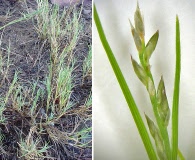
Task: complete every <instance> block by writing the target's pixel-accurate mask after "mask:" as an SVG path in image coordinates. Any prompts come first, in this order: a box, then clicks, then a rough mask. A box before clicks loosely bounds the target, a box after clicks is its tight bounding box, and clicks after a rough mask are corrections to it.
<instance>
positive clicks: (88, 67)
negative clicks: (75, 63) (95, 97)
mask: <svg viewBox="0 0 195 160" xmlns="http://www.w3.org/2000/svg"><path fill="white" fill-rule="evenodd" d="M91 75H92V47H91V46H89V52H88V55H87V57H86V58H85V60H84V61H83V82H82V83H84V80H85V78H86V77H88V76H91Z"/></svg>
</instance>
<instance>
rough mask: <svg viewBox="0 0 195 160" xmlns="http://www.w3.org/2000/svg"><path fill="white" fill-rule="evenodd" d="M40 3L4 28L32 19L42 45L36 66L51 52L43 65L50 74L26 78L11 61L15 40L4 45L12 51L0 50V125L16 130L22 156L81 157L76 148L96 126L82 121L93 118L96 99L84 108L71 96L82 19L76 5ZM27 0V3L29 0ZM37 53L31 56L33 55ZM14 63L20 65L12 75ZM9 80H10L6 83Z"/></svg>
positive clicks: (25, 157)
mask: <svg viewBox="0 0 195 160" xmlns="http://www.w3.org/2000/svg"><path fill="white" fill-rule="evenodd" d="M36 2H37V8H36V9H35V11H33V12H32V13H31V12H29V13H24V14H22V15H23V17H22V18H19V19H17V20H14V21H12V22H9V23H8V24H6V25H5V26H3V27H1V28H0V29H6V27H10V26H11V25H13V24H14V25H16V24H17V23H18V22H20V23H22V21H27V20H29V19H30V18H33V19H31V20H32V24H33V27H34V31H36V32H37V35H38V37H37V39H38V40H39V41H38V43H40V44H41V47H40V48H39V50H38V53H37V55H38V56H37V57H38V58H37V59H35V61H34V63H33V64H32V63H31V65H35V63H39V66H41V63H44V62H41V59H39V58H40V57H41V56H43V55H44V54H48V55H47V57H48V59H47V60H48V62H47V65H45V66H44V67H45V73H46V74H45V75H44V78H42V79H41V80H40V79H39V77H38V76H37V77H33V80H31V79H30V80H29V79H25V80H24V79H22V78H21V74H22V73H21V70H20V68H19V67H17V66H14V64H12V61H11V59H12V58H13V57H14V56H13V52H12V50H11V45H10V46H9V48H8V49H5V50H4V52H7V53H8V54H7V55H6V56H7V57H6V56H3V55H2V54H1V52H0V82H1V86H5V85H6V87H7V88H6V89H5V90H4V93H3V94H1V97H0V127H2V128H4V129H5V130H6V131H7V132H13V133H12V134H13V135H14V138H15V140H14V144H15V146H13V148H14V149H15V151H16V149H17V151H16V152H18V154H17V158H21V159H46V158H48V159H56V157H57V158H59V157H60V158H67V159H72V158H78V157H79V156H80V155H76V154H75V153H74V149H75V148H76V149H77V152H78V150H79V149H82V148H87V147H88V148H90V146H91V135H90V134H91V126H89V125H80V124H81V123H85V122H86V121H87V120H90V121H91V113H90V111H89V110H90V109H91V103H87V105H85V104H84V105H82V107H79V106H78V105H79V104H76V102H75V101H74V100H73V98H72V94H73V90H74V89H75V84H74V80H75V75H74V74H73V72H74V71H75V68H77V67H78V66H77V65H78V63H77V58H76V56H75V55H74V54H75V53H74V52H75V48H76V45H77V44H78V40H79V38H80V33H81V32H82V29H83V24H82V23H81V21H80V15H79V14H80V13H79V12H78V10H77V9H76V8H75V7H74V6H71V7H70V8H68V9H67V10H66V9H65V8H64V9H62V8H60V7H59V6H57V5H53V6H51V5H50V4H49V3H48V1H44V0H37V1H36ZM21 3H22V2H21ZM24 3H25V4H26V6H27V3H26V1H25V2H24ZM36 43H37V42H36ZM43 51H46V53H42V52H43ZM27 54H28V53H27ZM33 56H34V55H30V57H31V58H32V59H33V58H34V57H33ZM90 65H91V64H90ZM13 66H14V67H15V69H14V72H13V73H12V74H13V75H12V78H11V79H10V77H9V76H10V75H9V74H10V70H11V69H13ZM89 67H90V66H89ZM8 75H9V76H8ZM6 81H9V83H8V84H6V83H5V82H6ZM81 81H82V78H81ZM24 82H25V83H24ZM0 89H1V88H0ZM83 101H85V98H84V99H83ZM88 114H89V115H88ZM7 132H4V133H5V135H6V136H7V137H8V136H10V135H9V134H8V133H7ZM9 138H10V137H9ZM87 139H88V140H87ZM85 140H86V141H85ZM15 142H17V143H15ZM89 143H90V144H89ZM3 154H4V156H3V157H6V155H5V153H3ZM77 154H78V153H77ZM10 156H12V155H11V154H10ZM1 158H2V157H0V159H1ZM5 159H6V158H5Z"/></svg>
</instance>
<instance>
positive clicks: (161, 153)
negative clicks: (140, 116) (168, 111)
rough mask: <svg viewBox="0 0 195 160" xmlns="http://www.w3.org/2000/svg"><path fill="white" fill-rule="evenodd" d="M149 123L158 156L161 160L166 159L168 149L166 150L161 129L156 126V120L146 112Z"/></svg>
mask: <svg viewBox="0 0 195 160" xmlns="http://www.w3.org/2000/svg"><path fill="white" fill-rule="evenodd" d="M145 117H146V120H147V123H148V127H149V130H150V133H151V135H152V137H153V138H154V141H155V144H156V150H157V153H158V157H159V158H160V160H166V159H167V156H166V151H165V146H164V143H163V139H162V137H161V135H160V131H159V129H158V128H157V127H156V125H155V124H154V122H153V121H152V120H151V119H150V118H149V117H148V116H147V115H146V114H145Z"/></svg>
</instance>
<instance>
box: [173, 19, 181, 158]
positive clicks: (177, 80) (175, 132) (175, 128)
mask: <svg viewBox="0 0 195 160" xmlns="http://www.w3.org/2000/svg"><path fill="white" fill-rule="evenodd" d="M180 62H181V53H180V27H179V19H178V16H177V17H176V68H175V84H174V93H173V108H172V160H176V159H177V154H178V115H179V84H180V68H181V64H180Z"/></svg>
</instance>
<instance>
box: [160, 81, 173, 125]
mask: <svg viewBox="0 0 195 160" xmlns="http://www.w3.org/2000/svg"><path fill="white" fill-rule="evenodd" d="M157 103H158V113H159V115H160V118H161V120H162V122H163V124H164V126H165V127H167V126H168V124H169V119H170V109H169V104H168V100H167V96H166V91H165V85H164V80H163V77H161V80H160V82H159V85H158V90H157Z"/></svg>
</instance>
